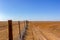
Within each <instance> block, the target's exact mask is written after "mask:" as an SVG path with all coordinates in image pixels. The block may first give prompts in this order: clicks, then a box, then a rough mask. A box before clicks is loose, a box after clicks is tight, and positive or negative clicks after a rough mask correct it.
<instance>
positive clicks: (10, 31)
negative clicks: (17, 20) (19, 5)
mask: <svg viewBox="0 0 60 40" xmlns="http://www.w3.org/2000/svg"><path fill="white" fill-rule="evenodd" d="M8 30H9V40H13V32H12V20H8Z"/></svg>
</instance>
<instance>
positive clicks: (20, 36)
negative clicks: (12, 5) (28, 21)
mask: <svg viewBox="0 0 60 40" xmlns="http://www.w3.org/2000/svg"><path fill="white" fill-rule="evenodd" d="M18 26H19V38H20V39H21V34H20V33H21V31H20V21H18Z"/></svg>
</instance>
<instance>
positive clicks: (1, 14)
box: [0, 0, 60, 21]
mask: <svg viewBox="0 0 60 40" xmlns="http://www.w3.org/2000/svg"><path fill="white" fill-rule="evenodd" d="M8 19H12V20H37V21H60V0H0V20H8Z"/></svg>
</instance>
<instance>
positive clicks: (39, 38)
mask: <svg viewBox="0 0 60 40" xmlns="http://www.w3.org/2000/svg"><path fill="white" fill-rule="evenodd" d="M32 31H33V35H34V40H48V39H47V38H46V37H45V36H44V34H43V33H42V32H41V31H40V28H38V27H33V28H32Z"/></svg>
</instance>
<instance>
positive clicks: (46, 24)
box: [0, 21, 60, 40]
mask: <svg viewBox="0 0 60 40" xmlns="http://www.w3.org/2000/svg"><path fill="white" fill-rule="evenodd" d="M24 27H25V22H24V21H21V22H20V33H21V32H22V31H23V30H24ZM12 29H13V40H19V39H20V37H19V36H20V34H19V25H18V22H17V21H13V22H12ZM25 33H26V34H25V37H24V39H25V40H60V21H29V24H28V28H27V30H26V32H25ZM8 38H9V37H8V22H7V21H0V40H8Z"/></svg>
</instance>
